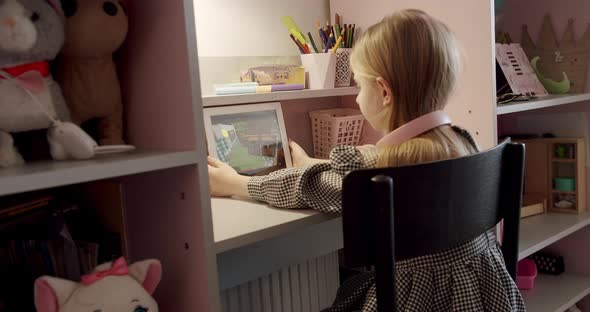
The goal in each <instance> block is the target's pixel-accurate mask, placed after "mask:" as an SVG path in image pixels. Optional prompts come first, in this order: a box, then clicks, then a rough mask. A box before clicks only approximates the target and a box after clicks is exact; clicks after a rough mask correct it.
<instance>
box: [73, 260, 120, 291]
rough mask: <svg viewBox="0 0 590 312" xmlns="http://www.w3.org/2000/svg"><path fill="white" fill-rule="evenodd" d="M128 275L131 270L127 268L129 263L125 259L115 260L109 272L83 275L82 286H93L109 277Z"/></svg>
mask: <svg viewBox="0 0 590 312" xmlns="http://www.w3.org/2000/svg"><path fill="white" fill-rule="evenodd" d="M128 274H129V269H128V268H127V262H125V258H123V257H121V258H119V259H117V260H115V262H113V265H112V266H111V268H110V269H108V270H104V271H98V272H92V273H90V274H86V275H83V276H82V285H84V286H88V285H91V284H93V283H96V282H98V281H100V280H101V279H103V278H105V277H108V276H125V275H128Z"/></svg>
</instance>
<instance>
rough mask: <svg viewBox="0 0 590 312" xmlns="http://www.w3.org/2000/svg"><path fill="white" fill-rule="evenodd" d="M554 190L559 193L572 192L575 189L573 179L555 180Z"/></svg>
mask: <svg viewBox="0 0 590 312" xmlns="http://www.w3.org/2000/svg"><path fill="white" fill-rule="evenodd" d="M554 181H555V190H557V191H561V192H573V191H575V189H576V186H575V185H576V180H575V179H574V178H555V179H554Z"/></svg>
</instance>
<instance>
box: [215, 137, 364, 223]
mask: <svg viewBox="0 0 590 312" xmlns="http://www.w3.org/2000/svg"><path fill="white" fill-rule="evenodd" d="M373 159H374V157H370V158H366V157H365V156H364V155H363V154H361V152H360V151H359V150H357V149H355V148H354V147H351V146H340V147H337V148H336V149H335V150H334V151H333V152H332V155H331V161H330V163H320V164H316V165H313V166H307V167H303V168H290V169H283V170H277V171H274V172H272V173H270V174H269V175H266V176H256V177H244V176H240V175H239V174H238V173H237V172H236V171H235V170H233V169H232V168H231V167H230V166H228V165H226V164H224V163H223V162H220V161H218V160H214V159H210V161H209V177H210V185H211V192H212V194H213V195H214V196H232V195H240V196H244V197H248V198H253V199H256V200H259V201H263V202H266V203H269V204H271V205H272V206H275V207H278V208H288V209H297V208H312V209H315V210H318V211H321V212H340V211H341V209H342V208H341V192H342V179H343V177H344V175H345V174H346V173H347V172H349V171H351V170H355V169H362V168H367V167H373V166H374V160H373Z"/></svg>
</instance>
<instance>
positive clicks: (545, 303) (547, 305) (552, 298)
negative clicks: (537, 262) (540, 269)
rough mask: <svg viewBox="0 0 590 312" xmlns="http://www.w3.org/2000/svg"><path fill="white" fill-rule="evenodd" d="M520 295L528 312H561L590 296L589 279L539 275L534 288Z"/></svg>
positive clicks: (566, 275) (572, 276) (569, 275)
mask: <svg viewBox="0 0 590 312" xmlns="http://www.w3.org/2000/svg"><path fill="white" fill-rule="evenodd" d="M521 293H522V296H523V299H524V301H525V303H526V306H527V310H528V311H534V312H563V311H566V310H567V309H569V308H570V307H571V306H572V305H574V304H575V303H576V302H578V301H580V300H582V299H583V298H584V297H585V296H587V295H588V294H590V277H587V276H579V275H573V274H567V273H564V274H561V275H557V276H553V275H545V274H539V275H537V278H536V279H535V285H534V287H533V288H532V289H529V290H521Z"/></svg>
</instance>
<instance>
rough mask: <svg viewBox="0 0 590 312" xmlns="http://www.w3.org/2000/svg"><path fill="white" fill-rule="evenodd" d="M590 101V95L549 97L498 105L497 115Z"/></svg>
mask: <svg viewBox="0 0 590 312" xmlns="http://www.w3.org/2000/svg"><path fill="white" fill-rule="evenodd" d="M589 100H590V93H584V94H564V95H548V96H544V97H539V98H537V99H535V100H531V101H526V102H513V103H507V104H503V105H498V108H497V109H496V114H497V115H503V114H510V113H517V112H524V111H528V110H533V109H540V108H546V107H552V106H559V105H566V104H573V103H578V102H584V101H589Z"/></svg>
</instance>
